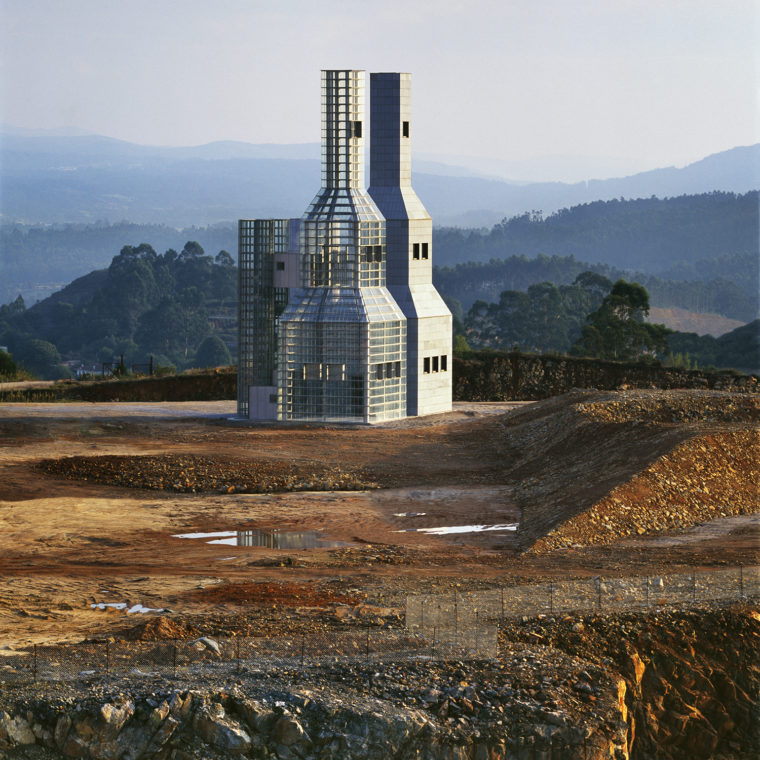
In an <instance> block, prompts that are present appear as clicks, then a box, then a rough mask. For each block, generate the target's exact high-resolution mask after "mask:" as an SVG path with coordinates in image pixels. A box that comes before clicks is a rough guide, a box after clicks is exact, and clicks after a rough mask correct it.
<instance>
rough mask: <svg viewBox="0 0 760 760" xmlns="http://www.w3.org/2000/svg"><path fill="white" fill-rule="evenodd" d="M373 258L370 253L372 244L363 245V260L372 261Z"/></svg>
mask: <svg viewBox="0 0 760 760" xmlns="http://www.w3.org/2000/svg"><path fill="white" fill-rule="evenodd" d="M373 258H374V256H373V253H372V246H371V245H365V246H364V259H365V261H372V260H373Z"/></svg>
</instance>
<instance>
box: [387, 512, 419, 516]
mask: <svg viewBox="0 0 760 760" xmlns="http://www.w3.org/2000/svg"><path fill="white" fill-rule="evenodd" d="M426 514H427V512H394V513H393V516H394V517H424V516H425V515H426Z"/></svg>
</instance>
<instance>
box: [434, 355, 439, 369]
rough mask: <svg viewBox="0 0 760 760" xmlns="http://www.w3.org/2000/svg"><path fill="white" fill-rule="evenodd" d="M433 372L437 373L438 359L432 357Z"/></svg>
mask: <svg viewBox="0 0 760 760" xmlns="http://www.w3.org/2000/svg"><path fill="white" fill-rule="evenodd" d="M433 372H438V357H437V356H434V357H433Z"/></svg>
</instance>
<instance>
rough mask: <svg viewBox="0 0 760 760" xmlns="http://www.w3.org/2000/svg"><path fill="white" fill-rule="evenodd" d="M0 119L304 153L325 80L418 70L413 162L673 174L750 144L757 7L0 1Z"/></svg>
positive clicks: (569, 1)
mask: <svg viewBox="0 0 760 760" xmlns="http://www.w3.org/2000/svg"><path fill="white" fill-rule="evenodd" d="M0 8H1V9H2V19H0V29H1V30H2V31H0V49H1V50H2V53H0V55H1V56H2V59H1V60H2V75H1V80H0V81H1V86H2V89H1V90H0V104H1V106H2V121H3V122H5V123H8V124H12V125H15V126H21V127H32V128H56V127H62V126H75V127H79V128H82V129H85V130H88V131H91V132H96V133H98V134H104V135H108V136H111V137H118V138H122V139H125V140H130V141H133V142H139V143H146V144H162V145H196V144H201V143H206V142H210V141H213V140H227V139H232V140H244V141H247V142H316V141H318V140H319V108H320V105H319V81H320V80H319V70H320V69H323V68H358V69H366V70H367V71H409V72H411V73H412V75H413V79H412V83H413V112H414V122H413V125H414V134H413V137H414V141H415V144H414V147H415V150H416V151H424V152H436V153H447V154H463V155H493V156H495V157H499V158H502V159H511V160H520V159H526V158H530V157H533V156H539V155H547V154H549V155H555V154H556V155H578V156H584V155H588V156H608V157H616V158H624V159H626V160H630V161H631V162H639V163H641V164H642V165H647V166H660V165H671V164H675V165H683V164H685V163H688V162H690V161H693V160H696V159H699V158H701V157H703V156H705V155H708V154H710V153H715V152H717V151H720V150H725V149H727V148H730V147H734V146H736V145H748V144H751V143H755V142H757V141H758V140H759V139H760V138H759V137H758V125H759V124H760V119H759V118H758V81H759V80H758V70H759V69H760V66H759V65H758V50H760V23H759V21H758V19H759V18H760V0H595V1H593V2H592V1H588V0H501V1H500V0H379V1H378V2H365V0H279V2H278V1H277V0H262V1H260V0H0Z"/></svg>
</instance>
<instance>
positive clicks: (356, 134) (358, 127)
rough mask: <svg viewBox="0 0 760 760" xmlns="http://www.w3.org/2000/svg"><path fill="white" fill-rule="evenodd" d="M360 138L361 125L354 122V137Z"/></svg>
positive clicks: (358, 122)
mask: <svg viewBox="0 0 760 760" xmlns="http://www.w3.org/2000/svg"><path fill="white" fill-rule="evenodd" d="M361 136H362V123H361V122H360V121H355V122H354V137H361Z"/></svg>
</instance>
